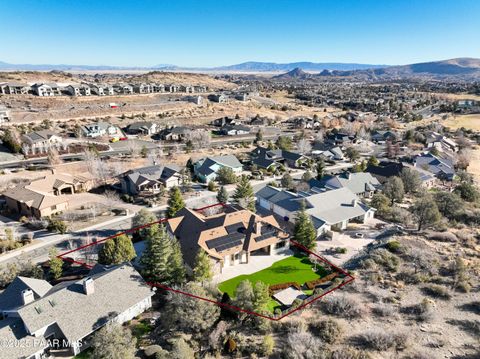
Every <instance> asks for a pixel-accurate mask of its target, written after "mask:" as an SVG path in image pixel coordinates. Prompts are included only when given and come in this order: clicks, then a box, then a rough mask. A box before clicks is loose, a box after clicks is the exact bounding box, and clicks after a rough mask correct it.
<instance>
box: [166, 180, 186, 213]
mask: <svg viewBox="0 0 480 359" xmlns="http://www.w3.org/2000/svg"><path fill="white" fill-rule="evenodd" d="M167 204H168V208H167V217H168V218H173V217H175V216H176V214H177V213H178V211H180V210H181V209H182V208H184V207H185V202H184V201H183V198H182V194H181V192H180V189H179V188H178V187H177V186H175V187H172V189H171V190H170V193H169V197H168V202H167Z"/></svg>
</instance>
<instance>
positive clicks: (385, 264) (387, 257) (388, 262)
mask: <svg viewBox="0 0 480 359" xmlns="http://www.w3.org/2000/svg"><path fill="white" fill-rule="evenodd" d="M372 264H376V265H378V266H380V267H382V268H384V269H385V270H387V271H389V272H395V271H396V270H397V269H398V266H399V265H400V258H398V257H397V256H396V255H395V254H393V253H390V252H389V251H388V250H386V249H385V248H378V249H376V250H374V251H372V253H371V254H370V258H369V259H367V260H364V261H363V262H362V266H363V267H364V268H366V269H371V267H372Z"/></svg>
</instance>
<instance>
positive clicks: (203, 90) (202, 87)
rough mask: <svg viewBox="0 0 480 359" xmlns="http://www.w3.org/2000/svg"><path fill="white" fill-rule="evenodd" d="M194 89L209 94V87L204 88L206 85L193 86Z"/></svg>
mask: <svg viewBox="0 0 480 359" xmlns="http://www.w3.org/2000/svg"><path fill="white" fill-rule="evenodd" d="M193 89H194V91H195V92H197V93H198V92H207V91H208V87H207V86H204V85H196V86H193Z"/></svg>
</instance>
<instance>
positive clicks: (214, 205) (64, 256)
mask: <svg viewBox="0 0 480 359" xmlns="http://www.w3.org/2000/svg"><path fill="white" fill-rule="evenodd" d="M216 206H222V207H225V204H224V203H217V204H213V205H210V206H206V207H202V208H197V209H195V211H199V212H201V211H203V210H206V209H208V208H212V207H216ZM165 222H168V219H167V218H162V219H160V220H158V221H155V222H151V223H147V224H144V225H142V226H137V227H132V228H130V229H127V230H125V231H123V232H119V233H116V234H113V235H111V236H108V237H105V238H102V239H101V240H99V241H96V242H92V243H89V244H86V245H83V246H80V247H78V248H75V249H72V250H69V251H66V252H63V253H61V254H59V255H58V256H57V257H58V258H60V259H62V260H64V261H67V262H70V263H75V264H78V265H81V266H83V267H85V268H87V269H92V268H93V266H91V265H90V264H88V263H86V262H81V261H77V260H74V259H72V258H69V257H66V256H67V255H68V254H71V253H74V252H78V251H80V250H82V249H85V248H88V247H91V246H96V245H98V244H100V243H103V242H105V241H108V240H109V239H113V238H116V237H119V236H121V235H123V234H129V233H134V232H137V231H139V230H141V229H143V228H147V227H150V226H152V225H154V224H159V223H165ZM290 243H291V244H293V245H294V246H296V247H298V248H300V249H301V250H302V251H304V252H307V253H308V254H309V255H313V256H315V257H316V258H318V259H319V260H320V261H322V262H324V263H326V264H328V265H329V266H330V267H331V268H334V269H335V270H336V271H338V272H340V273H341V274H343V275H345V277H347V278H348V279H347V280H344V281H343V282H342V283H340V284H339V285H338V286H336V287H334V288H332V289H330V290H328V291H326V292H325V293H322V294H321V295H319V296H316V297H314V298H312V299H311V300H309V301H307V302H305V303H303V304H302V305H300V306H298V307H296V308H294V309H292V310H290V311H287V312H286V313H285V314H283V315H282V316H280V317H270V316H268V315H264V314H261V313H257V312H253V311H250V310H247V309H243V308H239V307H237V306H234V305H231V304H227V303H222V302H218V301H216V300H213V299H209V298H204V297H200V296H197V295H194V294H191V293H188V292H184V291H181V290H178V289H175V288H171V287H169V286H167V285H165V284H162V283H153V282H147V284H148V285H149V286H151V287H156V288H161V289H164V290H168V291H170V292H172V293H177V294H183V295H186V296H188V297H190V298H195V299H199V300H203V301H205V302H209V303H212V304H215V305H218V306H219V307H223V308H228V309H233V310H236V311H239V312H242V313H246V314H250V315H256V316H257V317H261V318H264V319H269V320H273V321H279V320H281V319H283V318H285V317H286V316H289V315H291V314H293V313H295V312H297V311H299V310H301V309H303V308H305V307H306V306H308V305H310V304H312V303H314V302H316V301H317V300H319V299H321V298H322V297H324V296H326V295H327V294H329V293H332V292H333V291H335V290H337V289H340V288H341V287H343V286H345V285H347V284H348V283H351V282H352V281H354V280H355V278H354V277H353V276H352V275H351V274H350V273H348V272H347V271H345V270H344V269H342V268H340V267H338V266H336V265H335V264H333V263H331V262H330V261H328V260H327V259H325V258H323V257H321V256H319V255H318V254H316V253H315V252H312V251H311V250H309V249H308V248H306V247H305V246H303V245H301V244H300V243H298V242H296V241H294V240H292V239H291V240H290Z"/></svg>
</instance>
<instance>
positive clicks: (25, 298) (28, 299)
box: [22, 289, 35, 305]
mask: <svg viewBox="0 0 480 359" xmlns="http://www.w3.org/2000/svg"><path fill="white" fill-rule="evenodd" d="M33 301H35V297H34V296H33V291H32V290H31V289H25V290H22V302H23V305H27V304H30V303H32V302H33Z"/></svg>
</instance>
